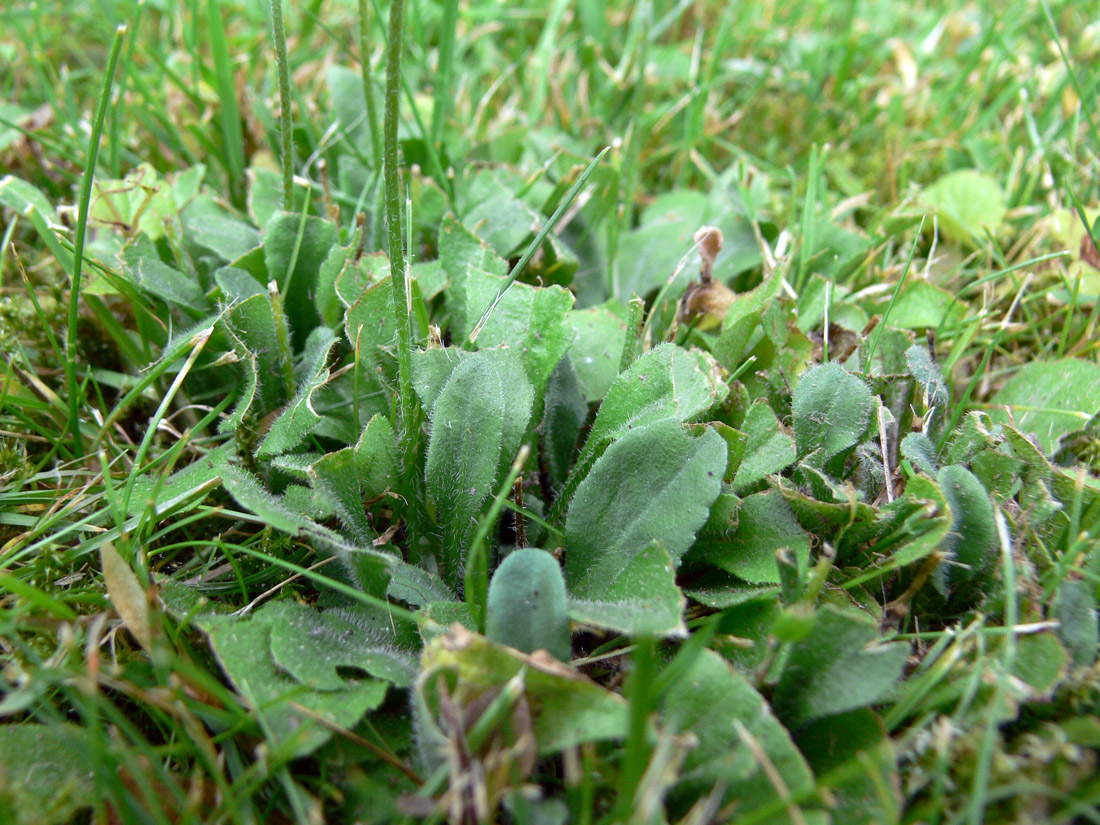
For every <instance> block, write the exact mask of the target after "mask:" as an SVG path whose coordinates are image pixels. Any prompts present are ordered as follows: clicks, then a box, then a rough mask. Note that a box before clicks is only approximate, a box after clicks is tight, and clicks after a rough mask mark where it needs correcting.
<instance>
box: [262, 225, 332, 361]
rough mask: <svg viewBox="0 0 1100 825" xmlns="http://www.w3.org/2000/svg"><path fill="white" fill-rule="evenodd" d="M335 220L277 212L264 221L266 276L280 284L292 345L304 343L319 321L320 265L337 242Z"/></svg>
mask: <svg viewBox="0 0 1100 825" xmlns="http://www.w3.org/2000/svg"><path fill="white" fill-rule="evenodd" d="M338 237H339V230H338V229H337V228H336V225H335V224H332V223H329V222H328V221H326V220H324V219H323V218H316V217H313V216H312V215H310V216H306V218H305V223H304V224H303V223H302V216H301V215H299V214H297V213H293V212H279V213H278V214H276V215H275V216H274V217H272V218H271V220H269V221H268V222H267V224H265V225H264V263H265V264H266V266H267V273H268V276H269V277H270V278H271V279H272V280H274V281H275V283H277V284H278V285H279V292H280V294H281V295H282V297H283V306H284V307H285V309H286V316H287V322H288V323H289V325H290V337H291V340H292V342H293V344H294V349H296V350H300V349H302V348H303V347H305V345H306V339H307V337H308V336H309V334H310V332H312V331H313V328H314V327H316V326H319V325H320V323H321V315H320V313H319V312H318V311H317V303H316V300H315V296H316V295H317V289H318V277H319V274H320V272H321V267H322V266H323V265H324V263H325V259H326V258H327V257H328V254H329V250H331V249H332V247H333V246H334V245H335V244H336V241H337V239H338Z"/></svg>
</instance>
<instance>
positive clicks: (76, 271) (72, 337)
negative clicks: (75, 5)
mask: <svg viewBox="0 0 1100 825" xmlns="http://www.w3.org/2000/svg"><path fill="white" fill-rule="evenodd" d="M125 38H126V24H125V23H123V24H122V25H121V26H119V27H118V28H117V29H115V36H114V39H113V40H112V41H111V51H110V53H109V54H108V55H107V71H106V73H105V75H104V78H103V88H102V90H101V91H100V93H99V101H98V102H97V103H96V107H95V119H94V120H93V121H92V135H91V138H90V139H89V141H88V156H87V160H86V161H85V165H84V179H83V181H82V182H81V184H80V205H79V207H78V212H77V219H76V240H75V242H74V245H73V247H74V248H73V279H72V289H71V292H70V293H69V323H68V330H67V333H66V337H65V383H66V386H67V387H68V392H69V432H70V433H71V434H72V438H73V448H74V455H76V456H82V455H84V445H83V443H82V441H81V437H80V385H79V383H78V381H77V378H76V326H77V321H78V320H79V307H80V276H81V274H82V268H83V263H84V242H85V240H86V238H87V234H88V209H89V207H90V205H91V201H92V181H93V180H94V179H95V165H96V159H97V158H98V157H99V138H100V135H102V134H103V119H104V116H105V115H106V114H107V106H108V104H109V103H110V100H111V88H112V87H113V86H114V80H115V69H116V68H117V67H118V56H119V54H120V53H121V52H122V41H123V40H124V39H125Z"/></svg>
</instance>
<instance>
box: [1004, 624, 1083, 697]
mask: <svg viewBox="0 0 1100 825" xmlns="http://www.w3.org/2000/svg"><path fill="white" fill-rule="evenodd" d="M1013 664H1014V667H1013V674H1014V675H1015V676H1017V677H1018V678H1019V679H1020V680H1021V681H1022V682H1023V683H1024V684H1025V685H1027V686H1028V687H1029V688H1031V691H1030V695H1029V696H1028V698H1029V699H1031V700H1033V701H1034V700H1039V701H1050V698H1051V696H1052V695H1053V694H1054V691H1055V689H1056V688H1057V687H1058V685H1060V684H1061V683H1062V680H1063V679H1065V677H1066V671H1068V670H1069V664H1070V655H1069V653H1067V652H1066V649H1065V648H1064V647H1063V646H1062V643H1061V642H1060V641H1059V640H1058V636H1057V635H1056V634H1055V633H1052V632H1051V631H1049V630H1047V631H1044V632H1042V633H1027V634H1024V635H1022V636H1020V637H1019V638H1018V639H1017V640H1016V659H1015V662H1014V663H1013Z"/></svg>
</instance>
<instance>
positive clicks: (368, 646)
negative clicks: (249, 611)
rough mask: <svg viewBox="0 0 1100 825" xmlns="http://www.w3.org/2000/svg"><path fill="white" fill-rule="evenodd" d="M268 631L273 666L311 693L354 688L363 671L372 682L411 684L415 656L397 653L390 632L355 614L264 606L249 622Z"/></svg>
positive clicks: (284, 604) (284, 605) (276, 604)
mask: <svg viewBox="0 0 1100 825" xmlns="http://www.w3.org/2000/svg"><path fill="white" fill-rule="evenodd" d="M261 619H262V620H263V621H264V622H266V623H267V624H268V625H269V626H270V628H271V658H272V660H273V661H274V663H275V665H276V666H277V667H278V668H279V669H280V670H282V671H284V672H285V673H288V674H289V675H290V676H291V677H292V678H293V679H294V680H295V681H297V682H298V683H299V684H301V685H302V686H303V687H307V688H309V689H310V690H315V691H320V692H328V691H340V690H350V689H354V688H355V687H356V686H357V685H358V683H359V682H360V681H361V679H362V675H361V674H360V673H356V671H362V672H365V673H366V674H367V675H368V676H372V677H374V678H375V679H382V680H383V681H386V682H390V683H392V684H393V685H394V686H395V687H408V686H409V685H411V684H412V683H413V682H414V681H415V680H416V671H417V661H416V656H415V655H414V654H413V653H412V652H411V651H408V650H401V649H400V648H399V647H398V646H397V644H396V639H395V638H394V636H393V635H392V634H389V635H386V634H384V633H383V632H380V631H379V630H378V629H377V628H374V627H367V626H364V624H363V623H362V622H359V621H357V620H356V619H357V617H356V614H355V612H354V611H347V610H342V609H341V608H332V609H330V610H326V611H324V612H321V611H318V610H314V609H313V608H311V607H307V606H306V605H304V604H298V603H297V602H290V601H279V602H272V603H270V604H267V605H264V607H262V608H261V609H260V610H258V611H257V612H256V614H255V617H254V618H253V621H258V620H261Z"/></svg>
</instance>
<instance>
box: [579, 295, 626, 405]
mask: <svg viewBox="0 0 1100 825" xmlns="http://www.w3.org/2000/svg"><path fill="white" fill-rule="evenodd" d="M566 321H567V323H569V324H570V325H571V326H572V327H573V329H574V330H576V333H577V337H576V338H575V339H573V344H572V346H570V348H569V360H570V361H572V362H573V369H575V370H576V371H577V381H578V382H579V383H580V385H581V391H582V392H584V397H585V400H586V401H587V402H588V403H589V404H594V403H595V402H597V401H602V400H603V397H604V396H605V395H606V394H607V391H608V389H609V388H610V387H611V383H612V382H613V381H614V380H615V376H617V375H618V374H619V363H620V361H621V360H622V354H623V344H624V342H625V341H626V323H625V322H624V321H623V319H622V318H620V317H619V316H618V315H616V314H615V313H613V312H612V311H611V310H609V309H608V308H607V307H602V306H599V307H588V308H587V309H574V310H570V312H569V314H568V315H567V316H566Z"/></svg>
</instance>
